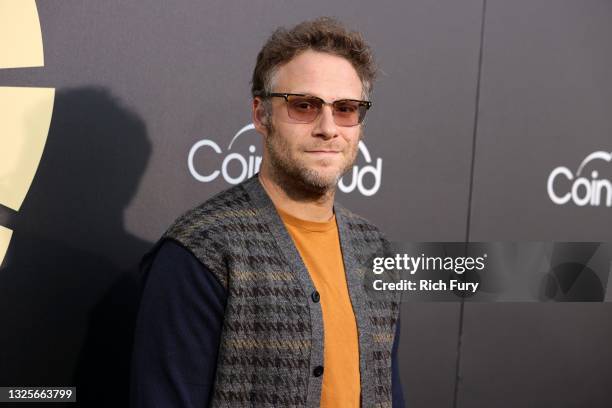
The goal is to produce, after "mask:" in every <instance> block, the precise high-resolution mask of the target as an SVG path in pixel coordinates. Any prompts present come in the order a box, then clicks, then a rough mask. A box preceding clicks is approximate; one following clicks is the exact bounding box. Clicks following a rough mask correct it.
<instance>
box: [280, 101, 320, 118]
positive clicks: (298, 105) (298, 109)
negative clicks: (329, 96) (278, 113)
mask: <svg viewBox="0 0 612 408" xmlns="http://www.w3.org/2000/svg"><path fill="white" fill-rule="evenodd" d="M322 106H323V101H322V100H321V99H319V98H315V97H311V96H289V97H288V99H287V113H288V114H289V117H290V118H291V119H295V120H297V121H300V122H304V123H308V122H312V121H313V120H315V119H316V118H317V116H319V113H320V112H321V107H322Z"/></svg>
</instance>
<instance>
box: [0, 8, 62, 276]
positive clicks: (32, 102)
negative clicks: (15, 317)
mask: <svg viewBox="0 0 612 408" xmlns="http://www.w3.org/2000/svg"><path fill="white" fill-rule="evenodd" d="M43 65H44V53H43V42H42V34H41V29H40V21H39V19H38V11H37V9H36V2H35V1H34V0H0V68H25V67H39V66H43ZM54 98H55V89H53V88H17V87H0V118H1V119H0V204H1V205H4V206H6V207H8V208H11V209H13V210H15V211H19V208H20V207H21V204H22V203H23V200H24V199H25V196H26V194H27V192H28V190H29V189H30V185H31V184H32V180H33V179H34V175H35V174H36V169H37V168H38V165H39V163H40V159H41V158H42V154H43V150H44V147H45V143H46V141H47V135H48V133H49V125H50V123H51V115H52V112H53V101H54ZM11 236H12V231H11V230H10V229H8V228H5V227H2V226H0V265H2V261H3V260H4V257H5V255H6V252H7V249H8V246H9V243H10V240H11Z"/></svg>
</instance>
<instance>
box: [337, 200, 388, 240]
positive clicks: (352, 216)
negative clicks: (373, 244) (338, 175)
mask: <svg viewBox="0 0 612 408" xmlns="http://www.w3.org/2000/svg"><path fill="white" fill-rule="evenodd" d="M334 208H335V210H336V212H337V213H339V214H340V216H341V217H342V218H343V219H344V221H345V223H346V227H347V229H348V231H349V233H355V234H361V235H364V236H365V237H367V238H370V239H377V240H381V241H386V238H385V236H384V234H383V233H382V231H381V230H380V229H379V228H378V227H377V226H376V225H375V224H374V223H373V222H371V221H370V220H368V219H367V218H365V217H363V216H361V215H359V214H356V213H354V212H352V211H351V210H349V209H347V208H345V207H344V206H342V205H340V204H338V203H336V204H334Z"/></svg>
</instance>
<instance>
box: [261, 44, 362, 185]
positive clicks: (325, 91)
mask: <svg viewBox="0 0 612 408" xmlns="http://www.w3.org/2000/svg"><path fill="white" fill-rule="evenodd" d="M272 91H273V92H277V93H298V94H308V95H313V96H317V97H319V98H321V99H323V100H324V101H326V102H333V101H335V100H338V99H362V85H361V80H360V79H359V76H358V75H357V72H356V71H355V69H354V68H353V67H352V65H351V64H350V62H348V61H347V60H346V59H344V58H342V57H338V56H335V55H331V54H326V53H321V52H316V51H310V50H309V51H305V52H303V53H301V54H299V55H298V56H296V57H295V58H293V59H292V60H291V61H289V62H288V63H286V64H285V65H282V66H281V67H280V68H278V70H277V72H276V75H275V76H274V77H273V80H272ZM270 102H271V105H272V115H271V126H270V127H269V129H267V130H263V129H262V133H264V134H265V137H264V140H265V152H264V164H265V163H266V162H267V165H269V166H271V170H272V171H273V172H275V173H276V175H278V176H281V179H282V180H285V181H289V182H291V181H294V182H295V183H294V186H299V187H301V188H306V189H309V190H311V191H315V192H325V191H328V190H330V189H334V188H335V186H336V184H337V183H338V180H339V179H340V177H342V175H343V174H344V173H345V172H346V171H347V170H349V169H350V168H351V166H352V164H353V162H354V161H355V158H356V156H357V146H358V143H359V139H360V137H361V125H357V126H352V127H343V126H338V125H336V123H335V122H334V118H333V115H332V108H331V106H329V105H325V106H323V108H322V112H321V114H320V115H319V117H318V118H316V119H315V120H314V121H313V122H311V123H295V122H296V121H295V120H293V119H291V118H289V116H288V114H287V107H286V101H285V100H284V99H283V98H279V97H273V98H271V101H270ZM268 130H269V131H268Z"/></svg>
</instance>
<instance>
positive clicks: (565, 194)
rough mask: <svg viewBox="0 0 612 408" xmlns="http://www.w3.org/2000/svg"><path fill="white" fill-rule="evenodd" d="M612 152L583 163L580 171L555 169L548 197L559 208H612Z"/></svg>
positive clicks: (590, 157)
mask: <svg viewBox="0 0 612 408" xmlns="http://www.w3.org/2000/svg"><path fill="white" fill-rule="evenodd" d="M611 180H612V152H604V151H597V152H593V153H591V154H589V155H588V156H587V157H586V158H585V159H584V160H583V161H582V163H580V165H579V166H578V168H577V169H576V172H575V173H574V172H572V171H571V170H570V169H569V168H567V167H565V166H559V167H557V168H555V169H554V170H553V171H552V172H551V173H550V175H549V176H548V182H547V184H546V187H547V191H548V196H549V197H550V199H551V200H552V202H553V203H555V204H557V205H566V204H570V203H573V204H575V205H577V206H579V207H584V206H591V207H612V181H611Z"/></svg>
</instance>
